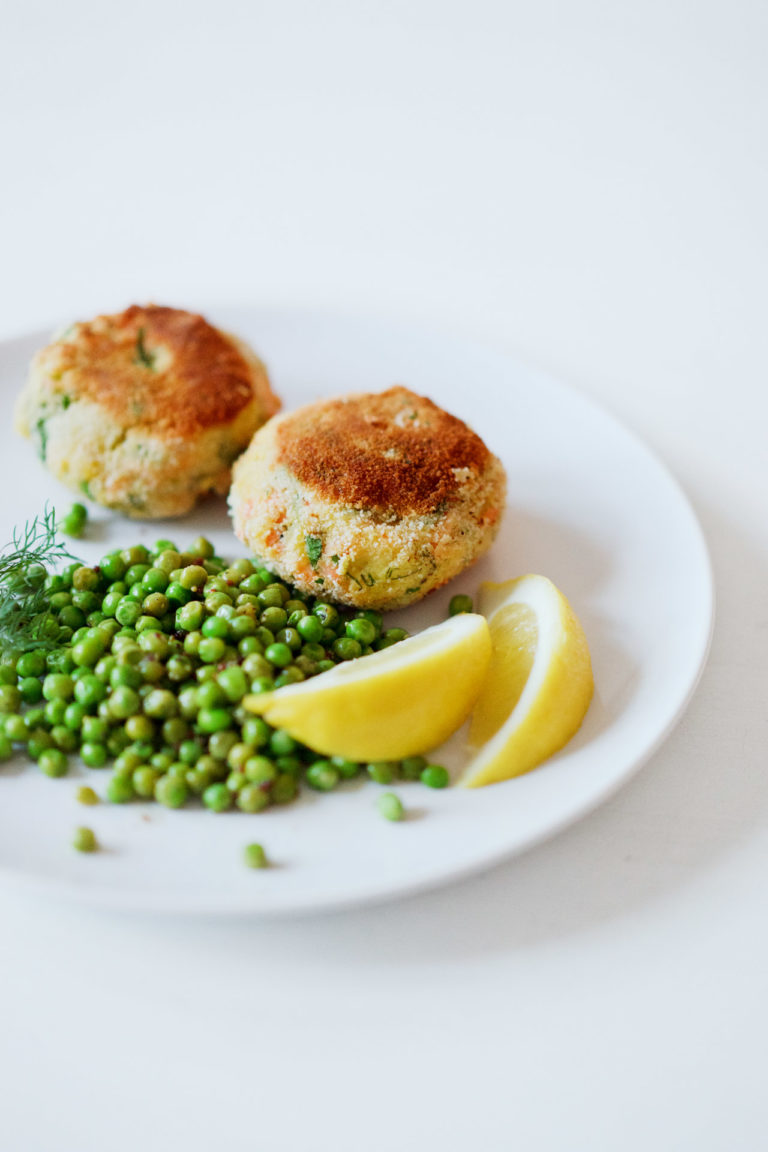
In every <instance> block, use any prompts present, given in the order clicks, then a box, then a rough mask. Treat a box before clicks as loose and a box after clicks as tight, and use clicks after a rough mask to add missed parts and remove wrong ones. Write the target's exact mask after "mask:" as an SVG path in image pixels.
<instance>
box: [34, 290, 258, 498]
mask: <svg viewBox="0 0 768 1152" xmlns="http://www.w3.org/2000/svg"><path fill="white" fill-rule="evenodd" d="M279 407H280V402H279V400H278V399H277V397H276V396H275V395H274V393H273V392H272V389H271V387H270V383H269V378H268V376H267V372H266V369H265V367H264V365H263V364H262V363H261V361H260V360H259V359H258V357H257V356H256V355H255V354H254V353H253V352H252V351H251V350H250V349H249V348H248V347H247V345H245V344H243V343H242V341H240V340H238V339H237V338H236V337H233V336H230V335H228V334H226V333H224V332H221V331H219V330H218V329H217V328H214V327H213V326H212V325H210V324H209V323H208V322H207V321H206V320H205V319H204V318H203V317H202V316H198V315H195V314H193V313H190V312H184V311H181V310H179V309H175V308H166V307H160V306H157V305H148V306H146V307H140V306H138V305H133V306H132V307H130V308H127V309H126V310H125V311H124V312H120V313H118V314H116V315H111V316H97V317H96V318H95V319H94V320H92V321H88V322H84V323H77V324H73V325H72V326H71V327H70V328H68V329H67V330H66V331H65V332H64V333H63V334H61V335H60V336H59V337H58V338H57V339H54V341H53V342H52V343H51V344H49V345H48V346H47V347H46V348H43V349H42V350H41V351H40V352H39V353H38V354H37V355H36V356H35V358H34V360H33V362H32V367H31V370H30V376H29V380H28V382H27V384H26V386H25V388H24V390H23V391H22V393H21V395H20V397H19V401H18V403H17V408H16V425H17V428H18V430H19V431H20V432H21V433H22V434H23V435H26V436H30V437H32V438H33V439H34V440H35V441H36V442H37V446H38V450H39V452H40V455H41V456H42V458H43V459H44V460H45V462H46V464H47V466H48V468H49V469H50V470H51V472H52V473H53V474H54V475H55V476H56V477H57V478H58V479H59V480H61V481H62V482H63V483H65V484H67V485H68V486H69V487H72V488H75V489H77V490H79V491H81V492H84V493H85V494H86V495H88V496H89V497H91V498H92V499H93V500H95V501H97V502H98V503H100V504H104V505H106V506H107V507H110V508H114V509H117V510H119V511H121V512H125V513H127V514H128V515H129V516H136V517H146V518H156V517H161V516H178V515H182V514H183V513H185V512H187V511H189V509H190V508H192V507H193V505H194V504H195V503H196V502H197V500H198V499H200V498H201V497H202V496H204V495H206V494H207V493H208V492H211V491H213V492H225V491H226V490H227V488H228V486H229V482H230V475H231V464H232V461H233V460H234V459H235V458H236V457H237V456H238V455H239V454H240V452H241V451H242V450H243V448H244V447H245V446H246V444H247V443H248V441H249V440H250V438H251V436H252V435H253V433H254V431H255V430H256V429H257V428H258V427H260V425H261V424H263V423H264V421H265V420H267V419H269V417H270V416H272V415H273V414H274V413H275V412H276V411H277V410H278V408H279Z"/></svg>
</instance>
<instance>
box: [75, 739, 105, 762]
mask: <svg viewBox="0 0 768 1152" xmlns="http://www.w3.org/2000/svg"><path fill="white" fill-rule="evenodd" d="M80 759H81V760H82V762H83V764H85V765H86V766H87V767H88V768H103V767H104V765H105V764H106V762H107V748H106V745H105V744H103V743H101V742H98V741H91V740H86V741H85V742H84V743H83V744H82V746H81V748H80Z"/></svg>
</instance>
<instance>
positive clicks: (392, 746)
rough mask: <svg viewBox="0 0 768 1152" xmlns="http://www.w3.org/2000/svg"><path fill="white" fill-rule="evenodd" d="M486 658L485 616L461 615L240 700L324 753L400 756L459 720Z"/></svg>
mask: <svg viewBox="0 0 768 1152" xmlns="http://www.w3.org/2000/svg"><path fill="white" fill-rule="evenodd" d="M490 659H491V638H490V633H489V631H488V624H487V622H486V620H485V617H484V616H480V615H477V614H475V613H465V614H464V615H461V616H453V617H451V618H450V619H449V620H446V621H445V622H444V623H442V624H436V625H435V626H434V627H432V628H427V629H425V631H424V632H420V633H419V634H418V635H416V636H411V637H409V638H408V639H406V640H401V641H400V643H399V644H395V645H393V646H392V647H391V648H385V649H384V650H383V651H381V652H374V653H372V654H371V655H370V656H364V657H363V658H362V659H359V660H350V661H349V662H348V663H345V664H337V665H336V667H335V668H330V669H329V670H328V671H327V672H323V674H322V675H321V676H317V677H314V678H313V679H311V680H305V681H304V682H302V683H301V684H289V685H287V686H286V687H285V688H279V689H277V690H276V691H275V692H265V693H262V694H260V695H256V696H247V697H246V698H245V700H244V705H245V707H246V708H247V709H248V710H249V711H251V712H257V713H259V714H260V715H262V716H263V717H264V719H265V720H266V721H267V722H268V723H269V724H271V725H272V726H273V727H275V728H283V729H284V730H285V731H286V732H288V733H289V734H290V735H291V736H293V738H294V739H295V740H300V741H301V743H302V744H306V745H308V747H310V748H312V749H314V750H315V751H316V752H321V753H322V754H323V755H324V756H345V757H347V758H348V759H350V760H401V759H402V758H403V757H404V756H416V755H419V754H421V753H423V752H426V751H428V750H429V749H431V748H435V747H436V746H437V745H438V744H442V742H443V741H444V740H447V739H448V737H449V736H450V735H451V733H452V732H455V731H456V729H457V728H459V727H460V726H461V725H462V724H463V723H464V721H465V720H466V719H467V717H468V716H469V714H470V712H471V711H472V708H473V706H474V703H475V701H476V700H477V698H478V696H479V694H480V690H481V688H482V685H483V682H484V680H485V676H486V673H487V671H488V665H489V662H490Z"/></svg>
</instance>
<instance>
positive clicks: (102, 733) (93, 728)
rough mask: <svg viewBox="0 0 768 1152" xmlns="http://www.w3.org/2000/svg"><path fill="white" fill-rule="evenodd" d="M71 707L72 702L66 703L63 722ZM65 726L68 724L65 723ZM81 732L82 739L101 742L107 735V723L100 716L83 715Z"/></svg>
mask: <svg viewBox="0 0 768 1152" xmlns="http://www.w3.org/2000/svg"><path fill="white" fill-rule="evenodd" d="M72 707H73V705H72V704H70V705H68V707H67V711H66V712H65V714H64V723H65V724H66V721H67V714H68V713H69V711H70V709H71V708H72ZM67 727H69V725H67ZM81 732H82V737H83V740H89V741H92V742H93V741H95V742H96V743H103V742H104V741H105V740H106V738H107V736H108V735H109V723H108V722H107V721H106V720H104V719H103V718H102V717H101V716H83V719H82V725H81Z"/></svg>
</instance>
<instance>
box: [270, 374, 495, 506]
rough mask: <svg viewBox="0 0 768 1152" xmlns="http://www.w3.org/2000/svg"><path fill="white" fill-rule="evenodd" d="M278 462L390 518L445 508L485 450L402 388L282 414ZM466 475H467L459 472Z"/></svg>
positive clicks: (485, 457)
mask: <svg viewBox="0 0 768 1152" xmlns="http://www.w3.org/2000/svg"><path fill="white" fill-rule="evenodd" d="M276 432H277V454H278V461H280V462H281V463H283V464H284V465H285V466H286V467H287V468H289V469H290V471H291V472H292V473H293V475H294V476H295V477H296V479H297V480H299V481H300V482H301V483H302V484H304V485H306V486H307V487H309V488H312V489H314V491H315V492H316V493H318V494H319V495H321V496H322V497H324V498H325V499H327V500H334V501H338V502H340V503H341V504H345V505H347V506H349V507H353V508H367V509H376V510H379V511H385V512H387V513H390V514H394V515H396V516H406V515H409V514H412V513H420V514H428V513H432V512H440V511H443V510H445V508H446V507H447V505H448V504H449V503H450V502H451V500H452V499H453V498H455V497H457V496H458V495H459V486H460V483H461V476H458V477H457V475H456V471H455V470H457V469H469V470H470V472H471V473H472V474H473V476H474V477H475V478H476V477H478V476H479V475H480V474H481V473H482V472H483V470H484V469H485V467H486V465H487V464H488V462H489V460H490V458H491V454H490V452H489V451H488V449H487V448H486V446H485V444H484V443H483V441H482V440H481V439H480V437H479V436H477V435H476V434H475V433H474V432H473V431H472V430H471V428H468V427H467V425H466V424H465V423H464V422H463V421H462V420H459V419H458V418H457V417H456V416H451V415H450V414H449V413H448V412H444V411H443V409H442V408H438V406H437V405H436V404H433V403H432V401H431V400H428V399H426V398H425V397H422V396H417V395H415V394H414V393H413V392H410V391H409V390H408V389H407V388H402V387H396V388H390V389H389V390H388V391H386V392H380V393H371V394H365V395H357V396H349V397H342V398H339V399H337V400H328V401H324V402H321V403H319V404H312V405H309V406H307V407H305V408H301V409H299V410H298V411H297V412H295V413H293V414H291V415H290V416H287V417H285V418H284V419H283V420H281V422H280V424H279V426H278V427H277V429H276ZM464 479H465V480H466V474H464Z"/></svg>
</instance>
